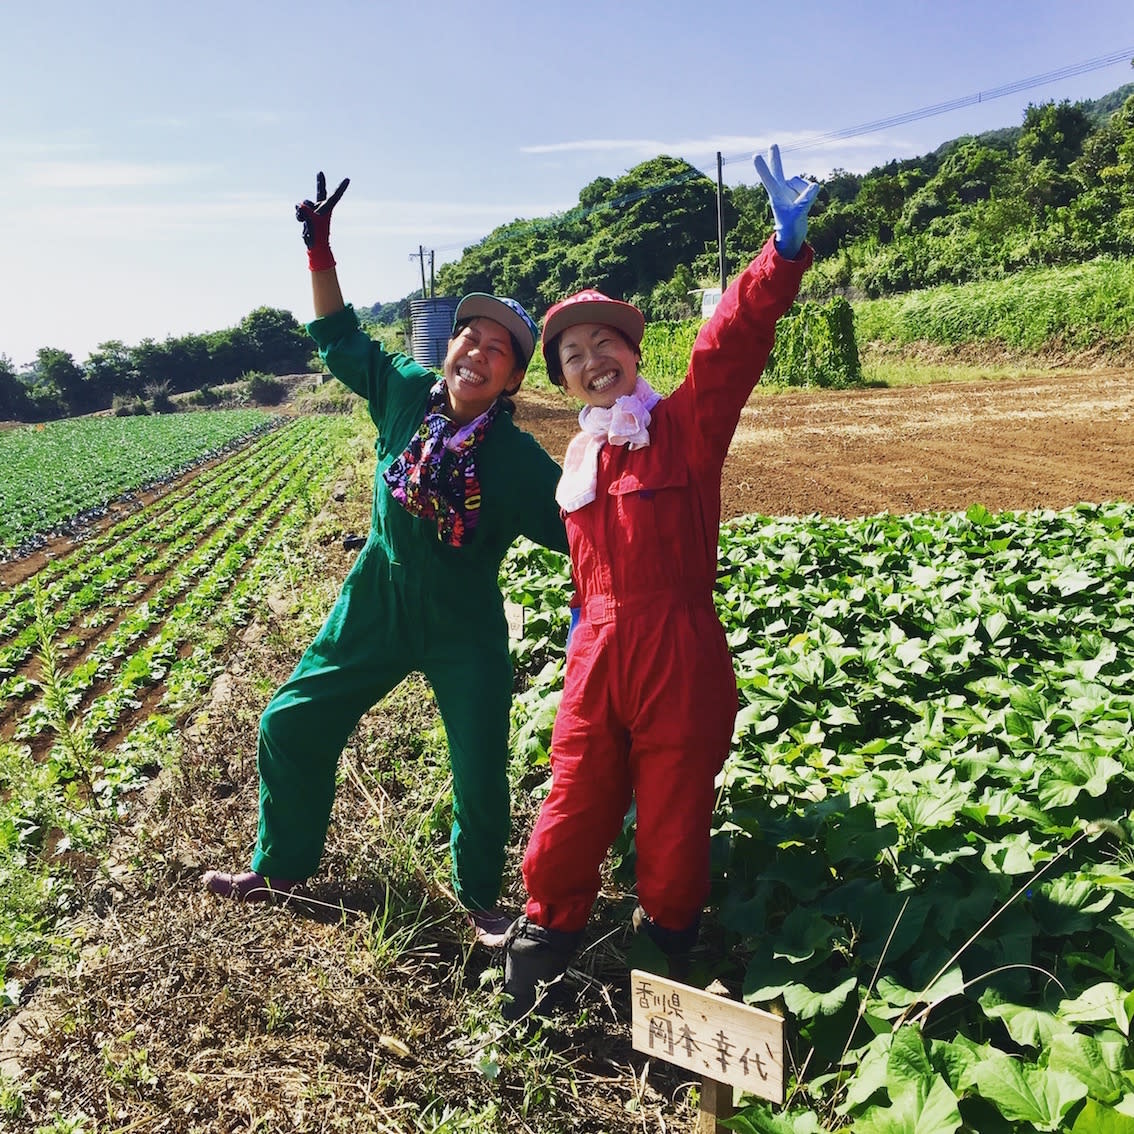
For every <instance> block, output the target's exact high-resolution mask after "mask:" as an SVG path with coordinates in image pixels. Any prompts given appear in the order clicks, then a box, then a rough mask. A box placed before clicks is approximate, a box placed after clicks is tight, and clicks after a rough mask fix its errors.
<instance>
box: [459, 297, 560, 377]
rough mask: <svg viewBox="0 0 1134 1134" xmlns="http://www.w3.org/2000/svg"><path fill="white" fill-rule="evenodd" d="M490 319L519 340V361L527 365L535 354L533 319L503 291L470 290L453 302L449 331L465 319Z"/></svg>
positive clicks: (536, 332) (535, 335)
mask: <svg viewBox="0 0 1134 1134" xmlns="http://www.w3.org/2000/svg"><path fill="white" fill-rule="evenodd" d="M478 317H479V318H482V319H491V320H492V321H493V322H494V323H499V324H500V325H501V326H502V327H503V328H504V329H505V330H507V331H509V332H510V333H511V334H512V335H513V336H514V337H515V339H516V342H518V343H519V344H520V349H521V351H522V352H523V357H522V358H521V359H520V365H521V366H522V367H525V368H526V367H527V365H528V363H529V362H531V360H532V355H533V354H535V345H536V342H537V341H538V339H539V331H538V330H537V329H536V325H535V320H534V319H533V318H532V317H531V316H530V315H529V314H528V313H527V312H526V311H525V310H524V309H523V308H522V307H521V306H520V305H519V304H518V303H517V302H516V301H515V300H514V299H509V298H508V297H507V296H506V295H489V294H488V293H487V292H484V291H470V292H469V294H468V295H466V296H465V297H464V299H462V300H461V302H460V303H458V304H457V310H456V311H454V312H453V331H454V333H455V332H456V330H457V324H458V323H464V322H467V321H468V320H469V319H476V318H478Z"/></svg>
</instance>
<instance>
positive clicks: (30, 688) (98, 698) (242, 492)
mask: <svg viewBox="0 0 1134 1134" xmlns="http://www.w3.org/2000/svg"><path fill="white" fill-rule="evenodd" d="M186 416H190V415H186ZM191 416H209V415H191ZM263 419H264V415H256V416H255V417H247V416H244V417H242V418H238V419H232V423H233V424H239V425H241V426H242V427H243V428H244V429H245V431H246V432H247V430H248V427H249V426H251V427H253V428H255V427H256V426H258V425H260V424H262V422H263ZM230 428H231V427H230ZM342 429H343V426H342V423H341V422H340V421H339V420H337V419H336V418H316V417H311V418H300V419H297V420H294V421H292V422H291V423H289V424H287V425H285V426H282V427H280V428H277V429H274V430H273V431H271V432H269V433H266V434H263V435H261V436H258V437H257V438H256V439H255V440H254V441H253V442H252V443H251V444H248V445H246V446H245V447H243V448H242V449H240V450H239V451H238V452H236V453H235V454H233V455H231V456H230V457H228V459H227V460H225V461H223V462H222V463H219V464H215V465H213V466H212V467H210V468H209V469H208V470H206V471H204V472H201V473H200V474H199V475H197V476H196V477H194V478H191V479H189V480H186V481H183V482H181V483H180V484H179V485H178V486H177V487H174V488H173V489H172V490H170V491H168V492H166V493H164V494H162V495H161V496H160V497H158V498H157V499H155V500H153V501H152V502H150V503H149V504H146V505H145V506H143V507H139V508H137V509H135V510H133V511H132V512H130V513H129V514H128V515H127V516H126V517H125V518H123V519H120V520H118V521H117V522H114V523H110V524H109V525H108V526H105V527H104V528H103V529H102V530H101V531H99V532H98V533H97V534H94V535H92V536H91V537H90V538H88V539H86V540H83V541H80V542H78V543H76V544H75V545H74V546H73V547H71V548H70V549H64V550H63V551H62V552H61V553H59V554H57V555H53V556H44V557H42V561H41V565H40V566H39V569H38V570H35V571H34V572H33V573H31V574H28V575H27V577H25V578H22V579H20V581H18V582H10V584H9V585H7V586H6V587H5V589H4V590H3V592H2V593H0V742H7V743H8V744H9V745H15V746H16V748H15V749H14V751H15V752H18V754H19V756H18V759H19V762H20V763H21V764H22V765H23V766H24V767H25V768H26V767H27V764H26V761H27V760H28V757H30V758H31V760H32V761H33V762H34V766H35V767H36V768H37V769H39V771H38V773H37V776H36V777H35V778H36V783H35V785H34V791H32V793H31V796H30V797H29V798H31V799H33V800H39V801H40V805H43V806H46V804H45V803H44V801H47V800H50V799H51V798H52V797H53V796H55V795H58V796H59V797H60V798H62V797H63V796H66V795H67V794H68V793H69V792H72V791H73V790H74V789H75V788H76V785H78V788H79V790H80V794H81V795H83V796H84V797H86V799H87V801H88V802H91V803H93V804H95V805H97V806H101V807H103V808H110V809H113V807H114V804H115V800H116V799H117V797H118V796H119V794H120V793H121V792H122V791H123V790H126V789H128V788H129V787H131V786H136V785H137V783H138V782H139V780H140V779H141V778H142V777H144V776H145V775H147V774H148V773H150V772H152V768H147V762H148V759H149V758H148V757H147V756H145V755H144V754H145V752H146V750H147V743H148V742H149V741H152V740H153V739H154V738H156V737H159V736H161V735H162V734H163V733H165V732H167V731H169V730H170V729H171V728H172V727H173V722H174V721H176V720H177V719H178V717H179V716H181V715H183V713H184V711H185V709H186V707H187V706H189V705H191V704H192V703H193V702H194V701H195V700H197V699H199V698H200V696H201V694H202V692H203V691H204V690H206V689H207V688H208V685H209V683H210V682H211V681H212V680H213V678H214V677H215V676H216V674H217V672H218V670H219V668H220V667H221V666H222V665H223V659H224V656H225V652H226V650H227V648H228V646H229V643H230V639H231V638H232V636H233V634H234V633H235V631H236V630H237V629H238V628H239V627H240V626H242V625H243V624H244V623H245V622H246V621H247V619H248V617H249V611H250V608H251V604H252V602H253V600H254V599H255V598H257V597H258V596H260V595H261V594H262V592H263V590H264V588H265V586H266V585H268V583H270V581H272V580H273V579H275V578H277V577H278V576H279V574H280V572H281V570H282V569H283V567H284V566H285V565H286V559H285V558H284V557H283V556H282V551H283V550H284V549H286V548H287V546H288V544H289V541H291V540H293V539H294V538H295V535H296V533H297V531H299V530H300V529H301V528H302V527H303V526H304V525H305V524H307V523H309V522H310V519H311V517H312V515H313V514H314V513H313V507H314V505H313V504H312V501H313V500H314V499H316V498H317V497H318V496H319V495H320V494H321V493H323V492H325V486H324V484H323V481H324V480H325V478H326V477H327V476H329V475H330V472H329V471H328V470H329V469H333V462H332V461H331V454H332V452H333V447H334V444H335V440H336V436H339V437H341V435H342ZM183 435H187V436H188V438H189V447H190V448H193V447H194V446H195V445H196V443H197V437H196V435H194V433H193V431H192V430H187V431H185V433H184V434H183ZM216 437H217V435H216V434H213V439H214V440H215V439H216ZM171 442H172V435H170V434H168V433H167V435H166V444H167V447H168V450H169V451H172V450H173V449H174V446H173V444H172V443H171ZM182 456H183V453H179V454H176V458H177V459H176V464H174V465H171V467H180V465H181V464H182V463H183V462H182V461H181V457H182ZM11 566H12V567H17V566H19V565H18V564H13V565H11ZM11 577H12V578H15V572H14V570H13V571H12V576H11ZM140 754H142V755H140ZM5 772H6V774H7V777H12V776H14V775H15V770H14V767H13V766H12V765H11V764H9V765H8V766H6V767H5ZM27 779H28V777H27V775H23V776H20V777H19V780H20V781H23V780H27ZM7 782H8V784H9V786H12V784H13V782H14V781H13V779H11V778H8V779H7ZM12 803H13V801H12V800H11V799H9V800H8V808H7V809H8V812H9V817H8V823H9V825H10V827H9V829H10V835H9V837H10V838H11V837H14V838H15V839H16V841H17V843H19V842H25V841H30V843H31V844H32V845H34V844H35V843H36V841H37V840H39V839H40V838H42V837H43V835H44V831H43V829H42V827H43V819H44V816H43V815H38V814H35V813H34V811H35V810H36V808H35V807H33V808H32V809H31V811H21V809H20V807H19V805H18V804H17V805H16V806H15V807H14V808H13V807H12ZM37 806H39V805H37ZM49 810H50V809H49Z"/></svg>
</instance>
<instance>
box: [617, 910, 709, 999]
mask: <svg viewBox="0 0 1134 1134" xmlns="http://www.w3.org/2000/svg"><path fill="white" fill-rule="evenodd" d="M631 924H632V925H633V926H634V932H635V933H644V934H645V935H646V936H647V937H648V938H649V939H650V940H651V941H652V942H653V943H654V944H655V945H656V946H657V947H658V948H659V949H660V950H661V951H662V952H663V953H664V954H665V959H666V964H667V965H668V967H669V972H668V973H664V974H661V975H663V976H668V977H670V978H671V979H672V980H678V981H683V980H685V979H686V977H688V976H689V958H690V954H691V953H692V952H693V946H694V945H696V944H697V935H698V934H699V933H700V931H701V915H700V914H698V915H697V917H696V918H694V920H693V923H692V925H688V926H686V927H685V928H684V929H666V928H665V926H664V925H658V923H657V922H656V921H654V919H653V918H652V917H650V915H649V914H648V913H646V911H645V910H644V909H642V907H641V906H638V907H637V908H636V909H635V910H634V916H633V917H632V918H631Z"/></svg>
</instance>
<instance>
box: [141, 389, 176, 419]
mask: <svg viewBox="0 0 1134 1134" xmlns="http://www.w3.org/2000/svg"><path fill="white" fill-rule="evenodd" d="M146 397H147V398H149V399H150V404H151V405H152V406H153V411H154V413H172V412H173V408H174V407H173V402H172V401H171V400H170V397H169V383H168V382H148V383H147V384H146Z"/></svg>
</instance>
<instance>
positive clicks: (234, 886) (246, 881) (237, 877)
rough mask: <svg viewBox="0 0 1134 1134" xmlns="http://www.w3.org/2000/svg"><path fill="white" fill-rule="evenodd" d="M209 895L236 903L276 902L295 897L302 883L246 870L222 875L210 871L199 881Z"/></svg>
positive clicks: (217, 871) (218, 872) (219, 872)
mask: <svg viewBox="0 0 1134 1134" xmlns="http://www.w3.org/2000/svg"><path fill="white" fill-rule="evenodd" d="M201 883H202V885H203V886H204V887H205V889H206V890H208V891H209V892H210V893H213V894H216V895H218V896H219V897H221V898H232V899H233V900H234V901H237V902H277V901H280V900H283V899H287V898H290V897H293V896H295V895H296V894H297V893H298V892H299V890H300V888H301V886H302V885H303V883H302V882H301V881H296V880H294V879H292V878H269V877H268V876H267V875H265V874H257V873H256V871H254V870H247V871H245V872H244V873H243V874H223V873H222V872H221V871H219V870H210V871H208V872H207V873H206V874H205V875H204V877H203V878H202V879H201Z"/></svg>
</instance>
